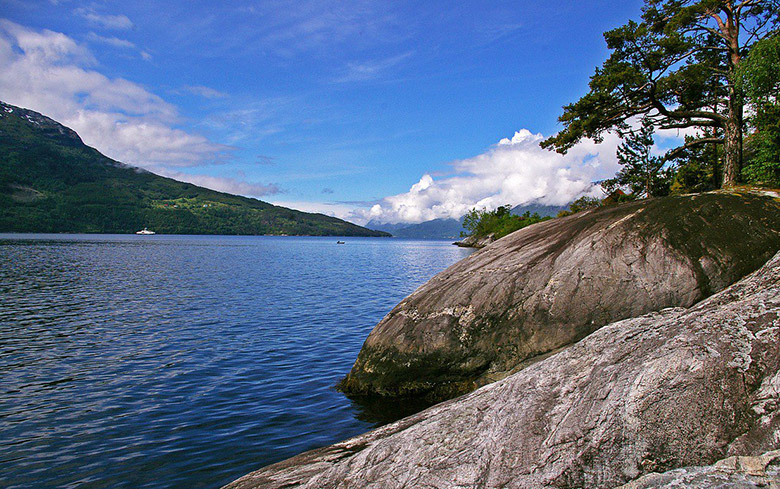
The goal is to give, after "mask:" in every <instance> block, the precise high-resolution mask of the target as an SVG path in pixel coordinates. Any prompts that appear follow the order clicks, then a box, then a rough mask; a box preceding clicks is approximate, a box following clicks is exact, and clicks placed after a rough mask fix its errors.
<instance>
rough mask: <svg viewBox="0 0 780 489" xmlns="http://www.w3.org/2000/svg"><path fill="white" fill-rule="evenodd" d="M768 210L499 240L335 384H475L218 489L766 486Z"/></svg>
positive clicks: (778, 398) (693, 207) (624, 214)
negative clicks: (420, 408) (419, 411)
mask: <svg viewBox="0 0 780 489" xmlns="http://www.w3.org/2000/svg"><path fill="white" fill-rule="evenodd" d="M779 201H780V199H778V196H777V195H774V194H771V193H762V192H722V191H721V192H715V193H710V194H702V195H691V196H680V197H672V198H667V199H657V200H651V201H646V202H636V203H631V204H627V205H623V206H617V207H612V208H607V209H600V210H597V211H590V212H586V213H582V214H577V215H574V216H570V217H568V218H564V219H556V220H553V221H547V222H544V223H540V224H537V225H533V226H530V227H528V228H525V229H523V230H521V231H518V232H516V233H514V234H512V235H510V236H507V237H506V238H503V239H501V240H498V241H496V242H495V243H493V244H492V245H490V246H488V247H487V248H485V249H484V250H482V251H479V252H477V253H475V254H473V255H471V256H470V257H469V258H466V259H465V260H463V261H461V262H459V263H458V264H456V265H454V266H453V267H451V268H450V269H448V270H446V271H444V272H442V273H441V274H439V275H438V276H437V277H435V278H434V279H432V280H431V281H430V282H429V283H428V284H426V285H424V286H422V287H421V288H420V289H418V290H417V291H416V292H415V293H414V294H412V295H411V296H410V297H409V298H407V299H405V300H404V301H403V302H401V304H399V305H398V306H397V307H396V308H395V309H394V310H393V311H392V312H391V313H390V314H388V316H387V317H386V318H385V319H383V320H382V322H380V323H379V325H377V327H376V328H375V330H374V331H373V332H372V333H371V336H370V337H369V339H368V340H367V341H366V345H365V346H364V348H363V350H362V351H361V353H360V356H359V357H358V360H357V362H356V363H355V367H354V368H353V370H352V372H351V373H350V376H349V377H348V378H347V379H346V381H345V382H344V383H343V384H342V387H343V388H344V389H345V390H347V391H348V392H351V393H353V394H354V393H358V394H363V395H366V394H373V395H377V394H379V395H404V394H409V393H414V394H423V395H435V396H438V397H448V396H449V397H452V396H455V395H458V394H462V393H463V392H469V391H471V390H473V389H475V388H476V390H474V391H473V392H470V393H467V394H466V395H462V396H461V397H458V398H457V399H452V400H449V401H445V402H442V403H440V404H437V405H435V406H433V407H431V408H429V409H427V410H425V411H423V412H421V413H418V414H416V415H413V416H410V417H407V418H405V419H403V420H400V421H397V422H395V423H392V424H389V425H386V426H383V427H381V428H378V429H376V430H374V431H371V432H369V433H366V434H363V435H360V436H357V437H354V438H351V439H349V440H346V441H343V442H340V443H336V444H334V445H331V446H329V447H324V448H321V449H317V450H313V451H310V452H306V453H303V454H301V455H298V456H296V457H294V458H292V459H289V460H286V461H283V462H280V463H277V464H274V465H271V466H268V467H265V468H263V469H260V470H258V471H256V472H253V473H251V474H249V475H247V476H245V477H242V478H241V479H239V480H237V481H235V482H233V483H232V484H230V485H229V486H227V487H228V488H230V489H256V488H280V487H284V488H312V489H313V488H319V489H329V488H333V489H335V488H344V489H347V488H373V489H391V488H393V489H395V488H431V489H433V488H458V489H460V488H464V489H465V488H572V489H573V488H584V487H610V488H612V487H621V486H622V487H625V488H626V489H629V488H630V489H640V488H647V489H650V488H662V487H664V488H667V487H668V488H672V487H740V488H742V487H745V488H747V487H778V485H780V476H779V475H778V474H779V473H780V469H779V467H780V463H779V462H778V459H779V458H780V455H779V454H778V452H776V451H773V450H777V449H778V448H780V447H779V446H778V443H780V442H778V440H780V253H777V251H778V249H780V203H779ZM751 272H752V273H751Z"/></svg>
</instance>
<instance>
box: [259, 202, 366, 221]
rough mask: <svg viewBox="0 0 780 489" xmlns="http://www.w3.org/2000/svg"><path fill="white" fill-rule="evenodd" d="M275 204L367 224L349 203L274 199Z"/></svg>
mask: <svg viewBox="0 0 780 489" xmlns="http://www.w3.org/2000/svg"><path fill="white" fill-rule="evenodd" d="M271 203H272V204H273V205H278V206H282V207H287V208H288V209H295V210H299V211H303V212H312V213H315V214H324V215H326V216H331V217H338V218H339V219H343V220H345V221H349V222H355V223H360V224H365V222H366V221H365V219H361V216H359V215H357V214H356V213H355V208H354V207H352V206H350V205H348V204H339V203H333V202H298V201H273V202H271Z"/></svg>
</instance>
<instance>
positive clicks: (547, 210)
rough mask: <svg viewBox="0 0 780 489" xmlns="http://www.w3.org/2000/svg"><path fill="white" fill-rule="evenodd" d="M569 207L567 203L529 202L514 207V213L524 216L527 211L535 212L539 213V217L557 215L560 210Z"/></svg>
mask: <svg viewBox="0 0 780 489" xmlns="http://www.w3.org/2000/svg"><path fill="white" fill-rule="evenodd" d="M568 208H569V204H566V205H546V204H540V203H538V202H529V203H528V204H522V205H518V206H515V207H513V208H512V211H511V212H512V214H515V215H517V216H522V215H523V214H525V213H526V212H530V213H531V214H532V215H533V214H539V217H555V216H557V215H558V213H559V212H561V211H565V210H566V209H568Z"/></svg>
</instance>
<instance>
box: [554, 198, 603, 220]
mask: <svg viewBox="0 0 780 489" xmlns="http://www.w3.org/2000/svg"><path fill="white" fill-rule="evenodd" d="M600 205H601V200H600V199H597V198H596V197H587V196H585V197H580V198H579V199H577V200H575V201H574V202H572V203H571V204H569V209H568V210H565V211H561V212H559V213H558V215H557V216H556V217H566V216H570V215H572V214H576V213H578V212H582V211H587V210H589V209H595V208H596V207H598V206H600Z"/></svg>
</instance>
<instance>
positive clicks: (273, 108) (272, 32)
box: [0, 0, 642, 224]
mask: <svg viewBox="0 0 780 489" xmlns="http://www.w3.org/2000/svg"><path fill="white" fill-rule="evenodd" d="M641 5H642V1H641V0H627V1H624V2H615V1H613V0H610V1H606V0H593V1H584V2H583V1H556V0H545V1H542V0H514V1H511V2H509V1H502V0H494V1H491V2H484V1H460V2H443V1H426V2H419V1H414V2H410V1H404V0H398V1H393V2H388V1H373V0H340V1H324V0H296V1H294V2H289V1H280V0H265V1H232V2H213V1H198V0H192V1H177V0H170V1H154V0H138V1H134V2H127V1H121V2H120V1H94V2H88V1H87V2H85V1H68V0H48V1H36V0H0V100H2V101H4V102H6V103H10V104H12V105H18V106H22V107H25V108H29V109H32V110H35V111H38V112H41V113H43V114H45V115H47V116H49V117H51V118H53V119H55V120H57V121H59V122H61V123H63V124H65V125H66V126H68V127H71V128H72V129H74V130H76V131H77V132H78V133H79V135H80V136H81V137H82V139H83V140H84V142H85V143H87V144H88V145H90V146H93V147H95V148H97V149H98V150H99V151H101V152H102V153H103V154H105V155H107V156H109V157H111V158H114V159H116V160H119V161H122V162H124V163H128V164H132V165H135V166H139V167H142V168H146V169H148V170H150V171H152V172H154V173H157V174H160V175H164V176H168V177H172V178H175V179H178V180H183V181H188V182H192V183H195V184H198V185H202V186H205V187H209V188H213V189H216V190H221V191H226V192H230V193H236V194H241V195H247V196H251V197H257V198H259V199H261V200H265V201H268V202H272V203H274V204H278V205H283V206H287V207H292V208H296V209H300V210H305V211H311V212H322V213H324V214H328V215H335V216H337V217H341V218H344V219H347V220H350V221H352V222H355V223H358V224H365V223H367V222H370V221H372V222H373V223H398V222H408V223H417V222H422V221H427V220H430V219H435V218H448V217H455V218H457V217H459V216H461V215H463V214H465V212H467V211H468V210H469V209H471V208H474V207H485V208H494V207H497V206H499V205H505V204H511V205H518V204H523V203H527V202H531V201H536V202H541V203H546V204H565V203H567V202H570V201H571V200H573V199H574V198H576V197H578V196H580V195H583V194H584V193H588V192H594V190H593V189H592V186H591V182H593V181H597V180H600V179H603V178H608V177H611V176H612V175H614V173H615V172H616V170H617V169H618V166H617V163H616V159H615V149H616V147H617V145H618V144H619V142H620V141H619V140H618V139H617V138H616V137H614V136H610V135H608V136H607V137H606V138H605V140H604V142H603V143H602V144H599V145H595V144H594V143H592V142H591V141H583V142H582V143H581V144H580V145H578V146H577V147H575V148H574V149H572V150H571V151H570V152H569V153H568V154H567V155H565V156H563V155H559V154H557V153H553V152H549V151H547V150H542V149H541V148H539V146H538V143H539V141H540V140H542V139H544V138H546V137H548V136H551V135H553V134H555V133H556V132H557V131H558V130H560V129H561V126H560V125H559V124H558V122H557V118H558V116H559V115H560V114H561V107H562V106H563V105H565V104H568V103H572V102H574V101H576V100H577V99H578V98H579V97H580V96H582V95H584V94H585V93H586V91H587V83H588V80H589V77H590V76H591V75H592V74H593V71H594V69H595V68H596V67H597V66H599V65H600V64H601V63H602V62H603V61H604V60H605V59H606V57H607V55H608V51H607V49H606V46H605V43H604V40H603V36H602V34H603V32H604V31H606V30H609V29H611V28H614V27H618V26H620V25H622V24H624V23H626V22H627V21H628V20H629V19H637V18H638V17H639V15H640V13H641V12H640V8H641Z"/></svg>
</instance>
